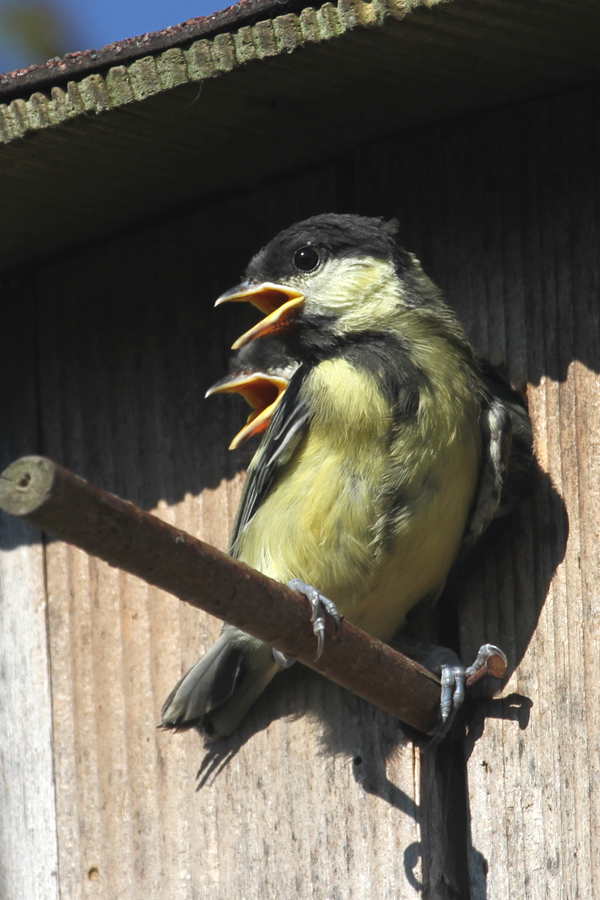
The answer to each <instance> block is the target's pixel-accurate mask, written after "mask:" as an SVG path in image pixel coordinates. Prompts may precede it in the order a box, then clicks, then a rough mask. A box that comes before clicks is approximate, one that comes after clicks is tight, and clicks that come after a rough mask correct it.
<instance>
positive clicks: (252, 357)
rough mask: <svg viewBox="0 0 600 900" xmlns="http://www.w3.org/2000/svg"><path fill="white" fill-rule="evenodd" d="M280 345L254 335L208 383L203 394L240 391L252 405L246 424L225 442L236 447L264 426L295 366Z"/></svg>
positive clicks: (265, 426)
mask: <svg viewBox="0 0 600 900" xmlns="http://www.w3.org/2000/svg"><path fill="white" fill-rule="evenodd" d="M299 365H300V364H299V362H298V361H297V360H294V359H292V358H291V357H290V356H289V355H288V354H287V353H286V350H285V347H283V345H282V344H281V343H280V342H279V341H277V340H275V339H270V338H264V339H263V340H260V339H257V340H255V341H252V342H251V343H250V344H246V345H245V346H244V347H242V348H241V349H240V350H239V351H238V352H237V353H236V354H235V356H234V357H233V358H232V359H231V361H230V364H229V370H230V372H229V375H226V376H225V377H224V378H221V379H219V381H217V382H215V384H213V385H211V387H209V388H208V390H207V391H206V393H205V395H204V396H205V398H207V397H212V396H214V395H215V394H223V393H228V394H241V396H242V397H243V398H244V399H245V400H246V401H247V403H248V404H249V405H250V407H251V408H252V412H251V413H250V415H249V416H248V418H247V420H246V424H245V425H244V426H243V428H241V429H240V431H239V432H238V433H237V434H236V435H235V437H234V438H233V440H232V441H231V443H230V444H229V449H230V450H237V449H238V447H240V446H241V445H242V444H243V443H245V442H246V441H247V440H249V439H250V438H252V437H254V436H256V435H258V434H261V433H262V432H263V431H265V430H266V429H267V427H268V426H269V423H270V421H271V418H272V416H273V413H274V411H275V409H276V407H277V404H278V403H279V401H280V400H281V397H282V396H283V392H284V391H285V389H286V388H287V386H288V384H289V382H290V379H291V377H292V375H293V373H294V372H295V371H296V369H297V368H298V366H299Z"/></svg>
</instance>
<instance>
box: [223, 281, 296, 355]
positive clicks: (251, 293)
mask: <svg viewBox="0 0 600 900" xmlns="http://www.w3.org/2000/svg"><path fill="white" fill-rule="evenodd" d="M244 301H247V302H248V303H252V305H253V306H256V307H257V309H260V311H261V312H262V313H266V315H265V318H264V319H262V321H261V322H259V323H258V324H257V325H255V326H254V327H253V328H251V329H250V330H249V331H246V333H245V334H243V335H242V336H241V337H239V338H238V339H237V341H236V342H235V344H233V345H232V350H239V349H240V347H243V346H244V345H245V344H249V343H250V341H253V340H254V339H255V338H257V337H264V336H265V335H267V334H277V333H278V332H281V331H287V329H288V328H289V327H290V325H291V324H292V322H293V320H294V319H295V317H296V311H297V309H298V308H299V307H300V306H302V304H303V303H304V294H302V293H300V291H297V290H295V289H294V288H289V287H286V285H284V284H273V283H272V282H270V281H264V282H263V283H262V284H248V283H243V284H239V285H237V287H234V288H232V289H231V290H230V291H226V292H225V293H224V294H221V296H220V297H219V299H218V300H217V302H216V303H215V306H220V305H221V303H241V302H244Z"/></svg>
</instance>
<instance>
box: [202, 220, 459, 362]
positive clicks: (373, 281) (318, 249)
mask: <svg viewBox="0 0 600 900" xmlns="http://www.w3.org/2000/svg"><path fill="white" fill-rule="evenodd" d="M397 227H398V226H397V222H396V221H395V220H393V221H391V222H385V221H384V220H383V219H374V218H367V217H364V216H357V215H336V214H327V215H320V216H314V217H312V218H310V219H306V220H305V221H304V222H299V223H297V224H296V225H292V226H291V227H290V228H287V229H285V231H282V232H280V234H278V235H277V237H275V238H274V239H273V240H272V241H271V242H270V243H269V244H267V246H266V247H264V248H263V249H262V250H260V251H259V252H258V253H257V254H256V256H255V257H254V258H253V259H252V260H251V262H250V264H249V266H248V268H247V270H246V273H245V278H244V280H243V282H242V283H241V284H239V285H237V286H236V287H234V288H232V289H231V290H230V291H227V292H226V293H224V294H222V295H221V296H220V297H219V299H218V300H217V303H216V305H219V304H221V303H230V302H242V301H248V302H250V303H252V304H253V305H254V306H256V307H257V308H258V309H260V311H261V312H262V313H265V314H266V315H265V318H264V319H262V320H261V321H260V322H259V323H258V324H257V325H255V326H254V327H253V328H251V329H250V330H249V331H247V332H246V333H245V334H243V335H242V336H241V337H240V338H238V340H237V341H236V342H235V344H234V345H233V347H234V349H239V348H240V347H243V346H244V345H246V344H248V343H249V342H250V341H253V340H254V339H255V338H257V337H263V336H266V335H272V336H277V337H280V338H282V339H284V340H286V342H287V343H288V345H290V346H292V347H293V349H294V350H296V351H297V353H298V355H299V357H302V342H303V341H304V342H312V345H313V346H314V342H315V341H317V342H321V343H325V344H326V343H327V342H329V343H332V342H335V341H336V340H338V339H340V338H343V336H344V335H347V334H350V333H353V332H360V331H364V330H367V329H377V328H380V327H383V328H385V327H386V326H389V323H390V320H391V319H394V317H395V316H396V315H397V314H398V311H400V310H402V309H409V308H415V307H416V306H425V305H432V304H434V305H435V304H437V303H440V302H441V300H440V297H439V293H438V291H437V289H436V288H435V287H434V285H433V284H432V282H431V281H429V279H428V278H427V277H426V276H425V275H424V274H423V272H422V270H421V267H420V265H419V263H418V261H417V260H416V259H415V257H414V256H413V255H412V254H410V253H408V252H407V251H406V250H404V248H403V247H402V246H401V245H400V244H399V242H398V239H397ZM300 326H301V327H300Z"/></svg>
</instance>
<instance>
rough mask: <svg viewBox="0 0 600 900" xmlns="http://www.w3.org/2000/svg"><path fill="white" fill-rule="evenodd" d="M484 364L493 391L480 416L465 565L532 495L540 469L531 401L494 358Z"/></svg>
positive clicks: (463, 549) (462, 553)
mask: <svg viewBox="0 0 600 900" xmlns="http://www.w3.org/2000/svg"><path fill="white" fill-rule="evenodd" d="M480 365H481V372H482V377H483V381H484V383H485V385H486V387H487V389H488V391H489V396H488V400H487V403H486V404H485V406H484V408H483V409H482V413H481V421H480V427H481V439H482V445H483V458H482V468H481V476H480V480H479V487H478V490H477V495H476V498H475V502H474V504H473V508H472V510H471V516H470V519H469V523H468V525H467V528H466V530H465V535H464V538H463V543H462V547H461V550H460V554H459V559H458V561H457V562H458V563H459V564H460V562H462V560H463V559H464V557H465V556H466V555H467V553H468V552H469V550H470V549H471V547H472V546H473V544H474V543H475V542H476V541H477V539H478V538H479V537H481V535H482V534H483V532H484V531H485V529H486V528H487V527H488V525H489V524H490V522H491V521H492V520H493V519H497V518H500V517H501V516H504V515H506V514H507V513H509V512H510V511H511V510H512V509H514V508H515V506H516V505H517V504H518V503H520V502H521V500H523V499H524V497H526V496H527V494H528V493H529V492H530V491H531V481H532V476H533V473H534V457H533V435H532V430H531V421H530V419H529V415H528V413H527V408H526V406H525V403H524V401H523V400H522V398H521V396H520V395H519V394H518V393H517V392H516V391H514V390H513V389H512V388H511V386H510V385H509V384H508V383H507V382H506V381H505V380H504V378H502V376H501V375H499V374H498V373H497V372H496V371H495V370H494V369H493V368H492V367H491V365H490V364H489V363H487V362H485V361H483V360H482V361H481V362H480Z"/></svg>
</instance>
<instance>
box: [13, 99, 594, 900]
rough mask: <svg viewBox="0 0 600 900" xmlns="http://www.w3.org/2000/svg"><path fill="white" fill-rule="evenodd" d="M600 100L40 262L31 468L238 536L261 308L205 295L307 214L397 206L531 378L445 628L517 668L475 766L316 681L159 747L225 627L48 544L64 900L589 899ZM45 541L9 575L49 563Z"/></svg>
mask: <svg viewBox="0 0 600 900" xmlns="http://www.w3.org/2000/svg"><path fill="white" fill-rule="evenodd" d="M598 100H599V97H598V89H597V88H596V87H590V88H585V89H578V90H575V91H573V92H570V93H565V94H563V95H557V96H555V97H551V98H548V99H545V100H540V101H537V102H535V103H529V104H524V105H522V106H517V107H513V108H506V109H504V110H499V111H496V112H489V113H485V114H482V115H478V116H474V117H472V118H469V119H465V120H456V121H454V122H451V123H448V124H446V125H444V126H438V127H436V128H432V129H427V130H423V131H419V132H414V133H412V134H410V135H404V136H402V137H398V138H393V139H392V138H388V139H386V140H382V141H379V142H377V143H370V144H368V145H363V146H362V147H360V148H357V149H355V150H352V149H350V148H349V151H348V153H347V154H346V155H345V156H344V157H343V158H341V159H339V160H337V161H335V162H334V163H332V164H331V165H327V166H322V167H317V168H316V169H314V170H312V171H306V172H305V173H304V174H298V175H297V176H295V177H294V178H291V179H281V180H279V181H275V180H274V181H273V182H272V183H270V184H263V185H256V186H254V187H253V188H252V189H249V190H248V191H247V192H245V193H244V194H242V195H238V196H236V197H230V198H229V199H226V200H223V202H221V203H219V204H215V205H214V206H213V207H210V208H206V209H204V210H201V211H199V212H197V213H190V214H188V215H185V216H183V215H182V216H181V217H179V218H174V219H173V220H172V221H170V222H164V223H162V224H160V225H157V226H156V227H155V228H150V229H147V230H145V231H139V232H135V233H132V234H129V235H124V236H123V237H122V238H120V239H119V240H115V241H113V242H107V243H106V244H101V245H97V246H95V247H94V248H91V249H89V250H87V251H85V253H81V254H79V255H76V256H73V257H70V258H65V259H63V260H60V261H56V262H55V263H54V264H52V265H48V266H46V267H44V268H43V269H41V270H40V271H39V272H37V273H33V274H31V275H30V276H29V278H28V282H27V283H28V285H29V287H28V288H27V289H28V290H33V291H34V293H35V296H36V300H37V318H36V332H37V336H38V337H37V341H38V354H39V366H40V373H41V376H42V378H41V381H40V383H41V384H43V385H44V389H43V393H42V396H41V398H40V399H41V402H42V408H43V409H44V411H45V412H44V415H43V418H42V420H41V422H40V439H38V438H37V437H36V435H37V421H36V416H37V412H36V410H35V402H34V399H30V401H29V406H27V405H25V407H23V409H24V410H25V412H24V413H23V415H22V417H21V419H19V417H18V416H16V415H15V416H13V420H12V421H13V424H14V428H15V430H16V431H17V432H18V431H19V428H20V430H21V434H22V435H24V437H25V440H24V444H25V445H23V442H21V444H20V445H19V446H18V448H15V449H16V451H17V452H16V453H15V455H17V454H20V453H25V452H41V453H44V454H46V455H48V456H50V457H53V458H55V459H56V460H57V461H59V462H60V463H62V464H64V465H66V466H67V467H69V468H71V469H72V470H74V471H76V472H78V473H80V474H82V475H84V476H85V477H88V478H90V479H91V480H93V481H95V482H98V483H99V484H101V485H102V486H103V487H105V488H106V489H108V490H111V491H113V492H115V493H117V494H119V495H121V496H123V497H126V498H128V499H131V500H132V501H134V502H135V503H137V504H139V505H140V506H142V507H144V508H146V509H151V510H154V511H156V512H157V514H158V515H160V516H161V517H163V518H165V519H166V520H168V521H170V522H172V523H174V524H177V525H179V526H180V527H182V528H184V529H186V530H188V531H190V532H191V533H193V534H196V535H198V536H199V537H200V538H202V539H205V540H208V541H210V542H211V543H214V544H216V545H217V546H219V547H221V548H225V547H226V544H227V537H228V532H229V528H230V525H231V522H232V519H233V515H234V512H235V508H236V504H237V502H238V499H239V495H240V491H241V486H242V483H243V467H244V463H245V462H246V461H247V459H248V456H247V454H244V453H242V452H241V451H240V452H239V453H237V454H229V455H228V454H226V451H225V446H226V443H227V440H228V438H229V436H230V435H231V434H233V433H234V432H235V430H236V428H237V426H238V424H239V421H240V419H241V418H242V416H243V415H244V413H243V412H242V406H241V404H240V405H239V406H237V407H236V405H235V401H233V400H232V399H231V398H214V399H213V400H211V401H209V402H206V403H205V402H204V401H203V400H202V396H203V394H204V391H205V390H206V387H208V385H210V384H211V383H212V382H213V381H214V380H216V379H217V378H218V377H219V376H220V375H221V374H222V373H223V372H224V370H225V366H226V358H227V347H228V346H229V344H230V343H231V341H232V339H233V338H234V337H235V336H237V335H238V334H239V333H240V331H241V330H242V329H243V328H244V327H245V326H247V324H249V323H250V321H252V313H251V312H249V311H245V310H240V309H239V308H235V309H227V308H225V309H223V310H218V311H216V312H213V311H212V309H211V305H212V300H213V299H214V297H216V296H218V294H219V293H221V291H223V290H224V289H226V288H227V287H229V286H230V285H232V284H233V283H235V282H236V281H237V279H238V276H239V274H240V273H241V270H242V268H243V266H244V264H245V263H246V261H247V259H248V257H249V256H250V254H251V253H252V252H253V251H254V250H255V249H256V248H257V247H258V246H259V245H260V244H262V243H263V242H264V241H265V240H267V239H268V238H269V237H271V236H272V235H273V234H275V233H276V232H277V231H278V230H279V229H280V228H281V227H283V226H284V225H287V224H289V223H290V222H292V221H294V220H297V219H299V218H301V217H303V216H306V215H309V214H312V213H316V212H322V211H325V210H336V209H337V210H338V211H343V212H347V211H358V212H363V213H367V214H374V215H398V216H399V219H400V225H401V230H402V234H403V236H404V237H405V242H406V244H407V246H408V247H409V248H410V249H412V250H415V251H416V253H417V255H419V256H420V258H421V260H422V262H423V264H424V267H425V268H426V270H427V271H428V272H429V273H430V274H431V275H432V276H433V277H434V278H435V279H436V280H437V282H438V283H439V284H440V285H441V286H442V287H443V288H444V289H445V290H446V292H447V294H448V296H449V299H450V300H451V302H452V303H453V305H454V306H455V307H456V308H457V310H458V312H459V314H460V316H461V318H462V320H463V321H464V323H465V325H466V327H467V329H468V331H469V333H470V335H471V337H472V339H473V341H474V343H475V344H476V346H477V347H478V348H479V349H480V350H482V351H483V352H484V353H486V355H489V357H490V358H491V360H492V361H493V362H494V363H495V364H496V365H498V366H500V367H501V368H503V369H504V370H505V371H506V373H507V374H508V376H509V377H510V378H511V380H512V381H513V383H514V384H516V385H517V386H518V387H520V388H527V394H528V398H529V403H530V408H531V413H532V418H533V422H534V429H535V436H536V449H537V453H538V461H539V467H540V472H539V474H538V477H537V478H536V480H535V484H534V485H533V495H532V498H531V499H530V500H529V501H528V502H527V503H526V504H525V505H524V506H523V508H522V509H521V510H520V512H519V513H518V514H517V515H516V516H515V517H513V518H512V519H511V520H510V521H507V522H505V523H503V524H502V525H500V526H499V527H498V528H497V529H496V534H495V535H493V536H490V538H489V539H486V540H484V542H483V543H482V546H481V547H480V548H479V549H478V550H477V552H476V553H475V554H474V555H473V558H472V560H471V561H470V563H469V565H468V566H466V567H465V569H464V570H463V572H462V573H461V575H460V577H459V579H458V580H457V582H456V584H455V585H454V586H453V587H452V589H451V590H449V591H448V593H447V596H446V598H445V602H444V604H443V605H442V607H441V608H440V610H439V615H438V616H437V622H436V623H433V625H434V626H435V627H437V630H438V632H439V633H440V634H441V636H442V638H443V639H444V640H446V641H447V642H448V643H451V644H452V643H454V644H456V646H458V647H460V649H461V652H462V653H463V655H464V657H465V658H466V659H468V658H469V657H471V656H472V655H473V654H474V652H475V650H476V649H477V647H478V646H479V645H480V644H481V643H483V642H484V641H487V640H491V641H493V642H496V643H499V644H500V646H502V647H503V648H504V649H505V651H506V652H507V653H508V655H509V658H510V663H511V675H510V678H509V680H508V682H507V683H506V684H505V685H504V687H503V689H502V694H501V696H500V697H499V698H496V699H494V698H491V697H489V696H488V697H487V699H484V702H483V703H482V704H481V705H478V706H476V707H474V708H473V709H472V710H471V711H470V716H469V717H468V718H467V734H466V742H465V747H466V753H465V754H463V747H462V744H461V741H460V740H458V741H456V742H450V743H449V744H448V746H447V747H445V748H444V749H443V750H441V751H440V752H439V753H438V755H437V757H435V758H433V759H428V758H426V757H424V758H423V759H421V758H420V756H419V753H418V751H417V750H415V749H414V747H413V745H412V744H411V743H410V742H408V741H407V740H406V738H404V737H403V735H402V733H401V732H400V729H399V727H398V725H397V723H396V722H394V721H392V720H391V719H390V718H388V717H386V716H385V715H383V714H380V713H378V712H376V711H375V710H373V709H372V708H371V707H369V706H368V705H366V704H364V703H363V702H361V701H360V700H358V699H357V698H355V697H352V696H350V695H348V694H346V693H345V692H343V691H342V690H340V689H338V688H336V687H335V686H334V685H331V684H328V683H326V682H325V681H323V680H322V679H320V678H319V677H318V676H316V675H312V674H310V673H308V672H306V671H302V670H300V669H299V668H298V669H297V670H291V671H290V672H287V673H285V674H283V675H281V676H280V677H279V678H278V679H277V680H276V681H275V682H273V684H272V685H271V686H270V687H269V689H268V690H267V692H266V693H265V695H264V697H263V698H261V699H260V700H259V701H258V702H257V704H256V706H255V708H254V709H253V712H252V714H251V715H250V716H249V717H248V720H247V721H246V722H245V723H244V724H243V725H242V727H241V729H240V731H239V733H238V734H237V735H236V736H234V737H233V738H231V739H229V740H228V741H227V742H223V743H222V744H221V745H213V746H212V748H211V749H210V750H209V751H206V750H205V749H204V748H203V746H202V743H201V741H200V740H199V738H198V737H197V736H196V735H195V734H189V733H188V734H185V735H170V734H164V733H161V732H157V731H156V728H155V725H156V722H157V721H158V711H159V709H160V705H161V703H162V701H163V699H164V697H165V696H166V694H167V692H168V691H169V689H170V688H171V686H172V684H173V682H174V681H175V680H176V679H177V678H178V677H179V675H180V674H181V673H182V671H183V670H184V669H185V668H186V667H187V666H189V665H190V664H192V663H193V661H194V660H195V659H196V658H197V656H198V655H199V654H200V653H201V652H203V651H204V650H205V649H207V648H208V647H209V646H210V644H211V643H212V641H213V640H214V638H215V637H216V634H217V633H218V630H219V626H218V624H217V623H216V622H214V621H209V620H208V619H206V618H204V617H202V616H201V615H198V614H197V613H196V612H195V611H194V610H192V609H190V608H188V607H186V606H184V605H183V604H179V603H177V602H176V601H174V600H173V599H172V598H170V597H167V596H164V595H161V594H160V593H159V592H158V591H156V590H154V589H151V588H148V587H147V586H145V585H144V584H142V583H141V582H138V581H136V580H134V579H132V578H130V577H128V576H125V575H123V574H122V573H119V572H118V571H115V570H112V569H109V568H108V567H107V566H104V565H102V564H100V563H98V562H95V561H92V560H89V559H88V558H87V557H85V556H84V555H83V554H81V553H79V552H78V551H75V550H71V549H68V548H66V547H65V546H64V545H62V544H60V543H58V542H50V543H49V544H48V546H47V548H46V552H45V561H46V579H47V581H46V583H47V597H48V629H49V630H48V634H49V638H48V641H49V651H50V665H51V673H52V715H53V721H52V728H53V741H54V744H53V746H54V756H53V764H54V773H55V782H56V809H57V845H58V859H59V869H58V871H59V891H60V893H59V896H60V897H61V898H69V900H70V898H92V897H93V898H96V897H97V898H102V900H137V898H142V897H143V898H144V900H146V898H148V897H150V898H155V897H156V898H158V897H168V898H169V900H171V898H173V900H179V898H181V900H184V898H185V900H191V898H194V897H202V898H205V897H206V898H208V900H221V898H224V897H232V896H240V897H243V898H244V900H246V898H248V900H251V898H255V897H256V898H259V897H260V898H263V897H271V896H274V895H278V896H282V897H292V896H298V897H304V896H314V897H316V898H319V900H327V898H334V897H335V898H340V900H370V898H372V897H377V898H388V897H389V898H400V900H409V898H413V897H416V896H420V895H422V896H424V897H426V898H427V900H456V898H460V900H463V898H464V900H467V898H470V900H484V898H493V900H505V898H506V900H507V898H511V900H512V898H515V897H518V898H521V897H523V898H527V900H529V898H531V900H541V898H544V900H545V898H551V900H554V898H561V900H562V898H571V897H572V898H575V897H577V896H581V897H583V896H590V897H591V896H594V895H595V894H596V893H598V892H599V885H598V884H597V880H598V872H599V871H600V864H599V863H600V859H599V853H598V841H597V834H598V818H599V807H598V797H597V776H598V770H599V769H600V759H599V752H600V748H599V745H598V739H597V734H598V720H599V718H600V709H599V701H598V692H597V690H596V684H595V682H596V680H597V679H596V672H597V668H598V664H599V662H600V660H599V658H598V657H599V652H600V647H599V637H598V628H597V626H598V616H599V614H600V607H599V605H598V600H597V598H598V594H599V579H600V571H599V569H600V563H599V561H598V558H597V557H598V554H597V545H598V532H599V530H600V527H599V526H600V522H599V513H598V510H599V500H600V497H599V492H600V486H599V481H598V474H599V473H598V459H599V458H600V457H599V454H598V450H599V449H600V447H599V444H600V437H599V418H598V413H599V411H600V398H599V396H598V394H599V384H598V373H599V372H600V353H599V351H598V346H599V330H600V328H599V306H598V283H599V279H598V268H599V267H598V253H599V250H598V247H599V241H598V237H599V234H598V231H599V214H598V199H597V191H596V185H597V182H598V171H597V169H598V159H599V158H600V155H599V154H598V149H599V143H600V140H599V138H600V135H599V133H598V109H599V104H598ZM22 289H23V288H22V285H20V286H19V293H18V294H17V293H16V288H14V287H13V290H14V291H15V293H14V294H13V295H12V296H15V297H16V296H19V297H20V296H21V293H22ZM32 396H33V395H32ZM28 440H31V441H32V442H35V443H36V446H35V447H31V446H27V441H28ZM7 461H8V460H7ZM17 543H19V541H18V542H17ZM22 549H23V548H22V547H20V548H19V552H21V551H22ZM31 552H32V554H33V555H32V556H31V557H30V558H31V559H32V562H31V563H28V562H27V561H26V560H22V561H21V562H20V565H21V564H22V565H27V566H29V565H31V566H32V567H33V569H35V571H37V572H38V573H39V572H40V557H39V556H36V555H35V554H36V553H38V554H40V548H39V546H38V547H35V546H34V547H33V548H32V551H31ZM36 567H37V568H36ZM5 571H6V570H5ZM35 577H36V578H37V577H38V576H35ZM40 583H41V582H39V581H35V579H34V580H33V581H32V584H34V585H35V584H40ZM38 624H39V623H38ZM27 671H29V670H27ZM42 709H43V701H42ZM44 734H45V735H46V737H45V738H44V739H43V740H42V739H41V738H40V741H41V745H43V746H44V747H45V751H44V752H45V753H46V757H45V758H46V759H47V760H48V759H51V757H50V756H49V755H48V754H49V747H50V735H49V729H46V731H45V732H44ZM465 760H466V774H465ZM47 770H48V769H47V767H46V770H45V771H47ZM15 777H17V778H20V777H23V776H22V774H21V775H19V773H18V772H17V773H16V775H15ZM465 779H466V780H465ZM19 783H20V782H19ZM45 783H46V785H48V783H49V779H48V778H47V779H46V782H45ZM465 797H466V798H467V799H466V801H465ZM9 811H10V812H11V813H12V814H14V807H9ZM3 814H4V813H3ZM27 821H28V820H27V817H26V816H24V817H22V818H21V819H20V823H21V824H20V825H19V828H20V829H21V833H22V834H23V835H25V834H26V833H28V832H27V824H26V823H27ZM23 840H25V837H23ZM46 846H47V847H49V846H50V842H47V844H46ZM55 846H56V845H55ZM44 852H46V851H44ZM32 890H33V891H34V892H33V893H32V894H31V896H32V897H36V898H37V897H38V896H39V897H44V898H45V897H46V896H47V894H45V893H43V892H42V891H41V890H40V891H39V892H38V894H37V895H36V893H35V885H34V887H33V888H32ZM50 896H52V895H51V894H50ZM9 898H10V900H12V897H10V895H9Z"/></svg>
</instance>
